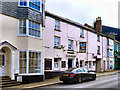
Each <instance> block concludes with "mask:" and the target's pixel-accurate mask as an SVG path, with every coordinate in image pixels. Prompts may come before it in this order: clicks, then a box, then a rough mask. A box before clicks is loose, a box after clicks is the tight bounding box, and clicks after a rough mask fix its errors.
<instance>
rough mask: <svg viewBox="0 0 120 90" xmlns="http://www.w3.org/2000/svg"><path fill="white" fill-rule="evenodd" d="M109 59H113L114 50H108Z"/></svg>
mask: <svg viewBox="0 0 120 90" xmlns="http://www.w3.org/2000/svg"><path fill="white" fill-rule="evenodd" d="M108 57H113V50H112V49H108Z"/></svg>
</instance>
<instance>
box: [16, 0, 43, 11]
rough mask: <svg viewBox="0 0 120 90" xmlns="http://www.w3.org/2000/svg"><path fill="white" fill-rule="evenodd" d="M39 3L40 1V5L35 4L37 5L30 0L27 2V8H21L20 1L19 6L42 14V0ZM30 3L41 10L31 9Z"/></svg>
mask: <svg viewBox="0 0 120 90" xmlns="http://www.w3.org/2000/svg"><path fill="white" fill-rule="evenodd" d="M39 1H40V5H38V4H35V3H33V2H31V1H30V0H26V3H27V5H26V6H24V5H23V6H21V5H20V0H18V6H19V7H29V8H31V9H33V10H35V11H38V12H42V0H39ZM30 3H32V4H34V5H35V6H38V7H39V8H40V10H37V9H35V8H32V7H30Z"/></svg>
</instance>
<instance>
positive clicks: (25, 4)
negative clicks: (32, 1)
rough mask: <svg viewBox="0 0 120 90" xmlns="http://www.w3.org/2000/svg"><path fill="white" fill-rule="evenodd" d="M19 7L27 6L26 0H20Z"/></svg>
mask: <svg viewBox="0 0 120 90" xmlns="http://www.w3.org/2000/svg"><path fill="white" fill-rule="evenodd" d="M19 5H20V6H27V0H20V3H19Z"/></svg>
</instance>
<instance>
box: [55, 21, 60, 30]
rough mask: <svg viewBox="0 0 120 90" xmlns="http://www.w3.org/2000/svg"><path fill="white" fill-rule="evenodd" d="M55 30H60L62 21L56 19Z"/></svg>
mask: <svg viewBox="0 0 120 90" xmlns="http://www.w3.org/2000/svg"><path fill="white" fill-rule="evenodd" d="M55 30H60V21H58V20H55Z"/></svg>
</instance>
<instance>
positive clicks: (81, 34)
mask: <svg viewBox="0 0 120 90" xmlns="http://www.w3.org/2000/svg"><path fill="white" fill-rule="evenodd" d="M80 37H84V30H83V29H80Z"/></svg>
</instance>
